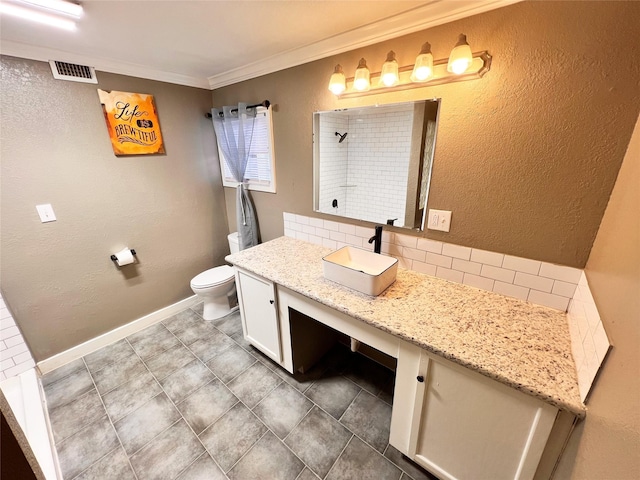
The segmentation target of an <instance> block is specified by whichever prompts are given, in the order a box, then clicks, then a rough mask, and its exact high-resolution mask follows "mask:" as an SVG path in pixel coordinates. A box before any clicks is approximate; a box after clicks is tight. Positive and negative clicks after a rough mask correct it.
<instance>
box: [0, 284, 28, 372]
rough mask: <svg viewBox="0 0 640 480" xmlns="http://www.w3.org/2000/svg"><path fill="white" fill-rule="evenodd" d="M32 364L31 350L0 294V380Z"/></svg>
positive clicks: (23, 370)
mask: <svg viewBox="0 0 640 480" xmlns="http://www.w3.org/2000/svg"><path fill="white" fill-rule="evenodd" d="M34 365H35V362H34V361H33V357H31V352H29V349H28V348H27V344H26V343H24V339H23V338H22V334H21V333H20V330H18V327H17V325H16V322H15V321H14V320H13V317H12V316H11V313H10V312H9V309H8V308H7V305H6V304H5V303H4V299H3V298H2V295H0V381H2V380H6V379H7V378H11V377H15V376H17V375H20V374H21V373H23V372H26V371H27V370H29V369H30V368H32V367H33V366H34Z"/></svg>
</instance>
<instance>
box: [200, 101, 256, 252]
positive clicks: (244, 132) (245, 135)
mask: <svg viewBox="0 0 640 480" xmlns="http://www.w3.org/2000/svg"><path fill="white" fill-rule="evenodd" d="M211 115H212V118H213V128H214V130H215V133H216V138H217V141H218V147H220V150H221V151H222V154H223V156H224V161H225V163H226V165H227V167H228V168H229V171H230V172H231V174H232V175H233V178H234V180H235V181H236V182H238V188H237V191H236V223H237V226H238V237H239V246H240V250H244V249H245V248H249V247H253V246H254V245H258V243H260V229H259V228H258V217H257V216H256V212H255V207H254V205H253V200H252V199H251V195H250V194H249V190H248V188H247V187H248V185H247V184H246V183H244V174H245V171H246V169H247V163H248V162H249V154H250V153H251V140H252V138H253V127H254V122H255V118H256V109H255V108H248V107H247V104H246V103H239V104H238V105H237V106H226V107H222V109H219V108H213V109H212V110H211Z"/></svg>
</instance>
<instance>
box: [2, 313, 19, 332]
mask: <svg viewBox="0 0 640 480" xmlns="http://www.w3.org/2000/svg"><path fill="white" fill-rule="evenodd" d="M15 324H16V322H14V321H13V317H12V316H11V315H9V316H8V317H5V318H3V319H2V320H0V330H4V329H5V328H9V327H13V326H14V325H15Z"/></svg>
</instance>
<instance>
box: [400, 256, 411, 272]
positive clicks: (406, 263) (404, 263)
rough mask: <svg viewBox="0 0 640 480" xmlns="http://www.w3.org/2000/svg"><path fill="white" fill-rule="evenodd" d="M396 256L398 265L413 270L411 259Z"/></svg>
mask: <svg viewBox="0 0 640 480" xmlns="http://www.w3.org/2000/svg"><path fill="white" fill-rule="evenodd" d="M397 258H398V267H400V268H404V269H406V270H413V260H410V259H408V258H404V257H397Z"/></svg>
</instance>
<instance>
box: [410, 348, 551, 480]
mask: <svg viewBox="0 0 640 480" xmlns="http://www.w3.org/2000/svg"><path fill="white" fill-rule="evenodd" d="M416 381H417V382H418V384H417V388H416V390H415V392H416V395H415V398H416V403H415V408H414V410H413V421H412V427H411V434H410V439H409V449H408V450H409V456H410V457H411V458H413V459H414V461H416V462H417V463H419V464H421V465H423V466H424V467H425V468H427V469H428V470H430V471H432V472H433V473H435V474H436V475H437V476H438V477H440V478H442V479H448V480H454V479H455V480H464V479H492V480H501V479H531V478H533V477H534V475H535V473H536V469H537V467H538V463H539V461H540V458H541V456H542V453H543V450H544V447H545V444H546V442H547V439H548V438H549V434H550V432H551V428H552V427H553V423H554V421H555V418H556V414H557V409H556V408H554V407H552V406H551V405H548V404H546V403H544V402H542V401H540V400H538V399H536V398H534V397H531V396H529V395H525V394H523V393H521V392H518V391H517V390H515V389H513V388H509V387H507V386H506V385H503V384H501V383H498V382H496V381H494V380H491V379H489V378H487V377H485V376H483V375H480V374H479V373H477V372H473V371H470V370H468V369H466V368H463V367H461V366H460V365H456V364H454V363H452V362H449V361H447V360H444V359H440V358H439V357H436V356H432V355H428V354H427V353H426V352H423V353H422V355H421V358H420V366H419V369H418V375H417V377H416Z"/></svg>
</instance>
